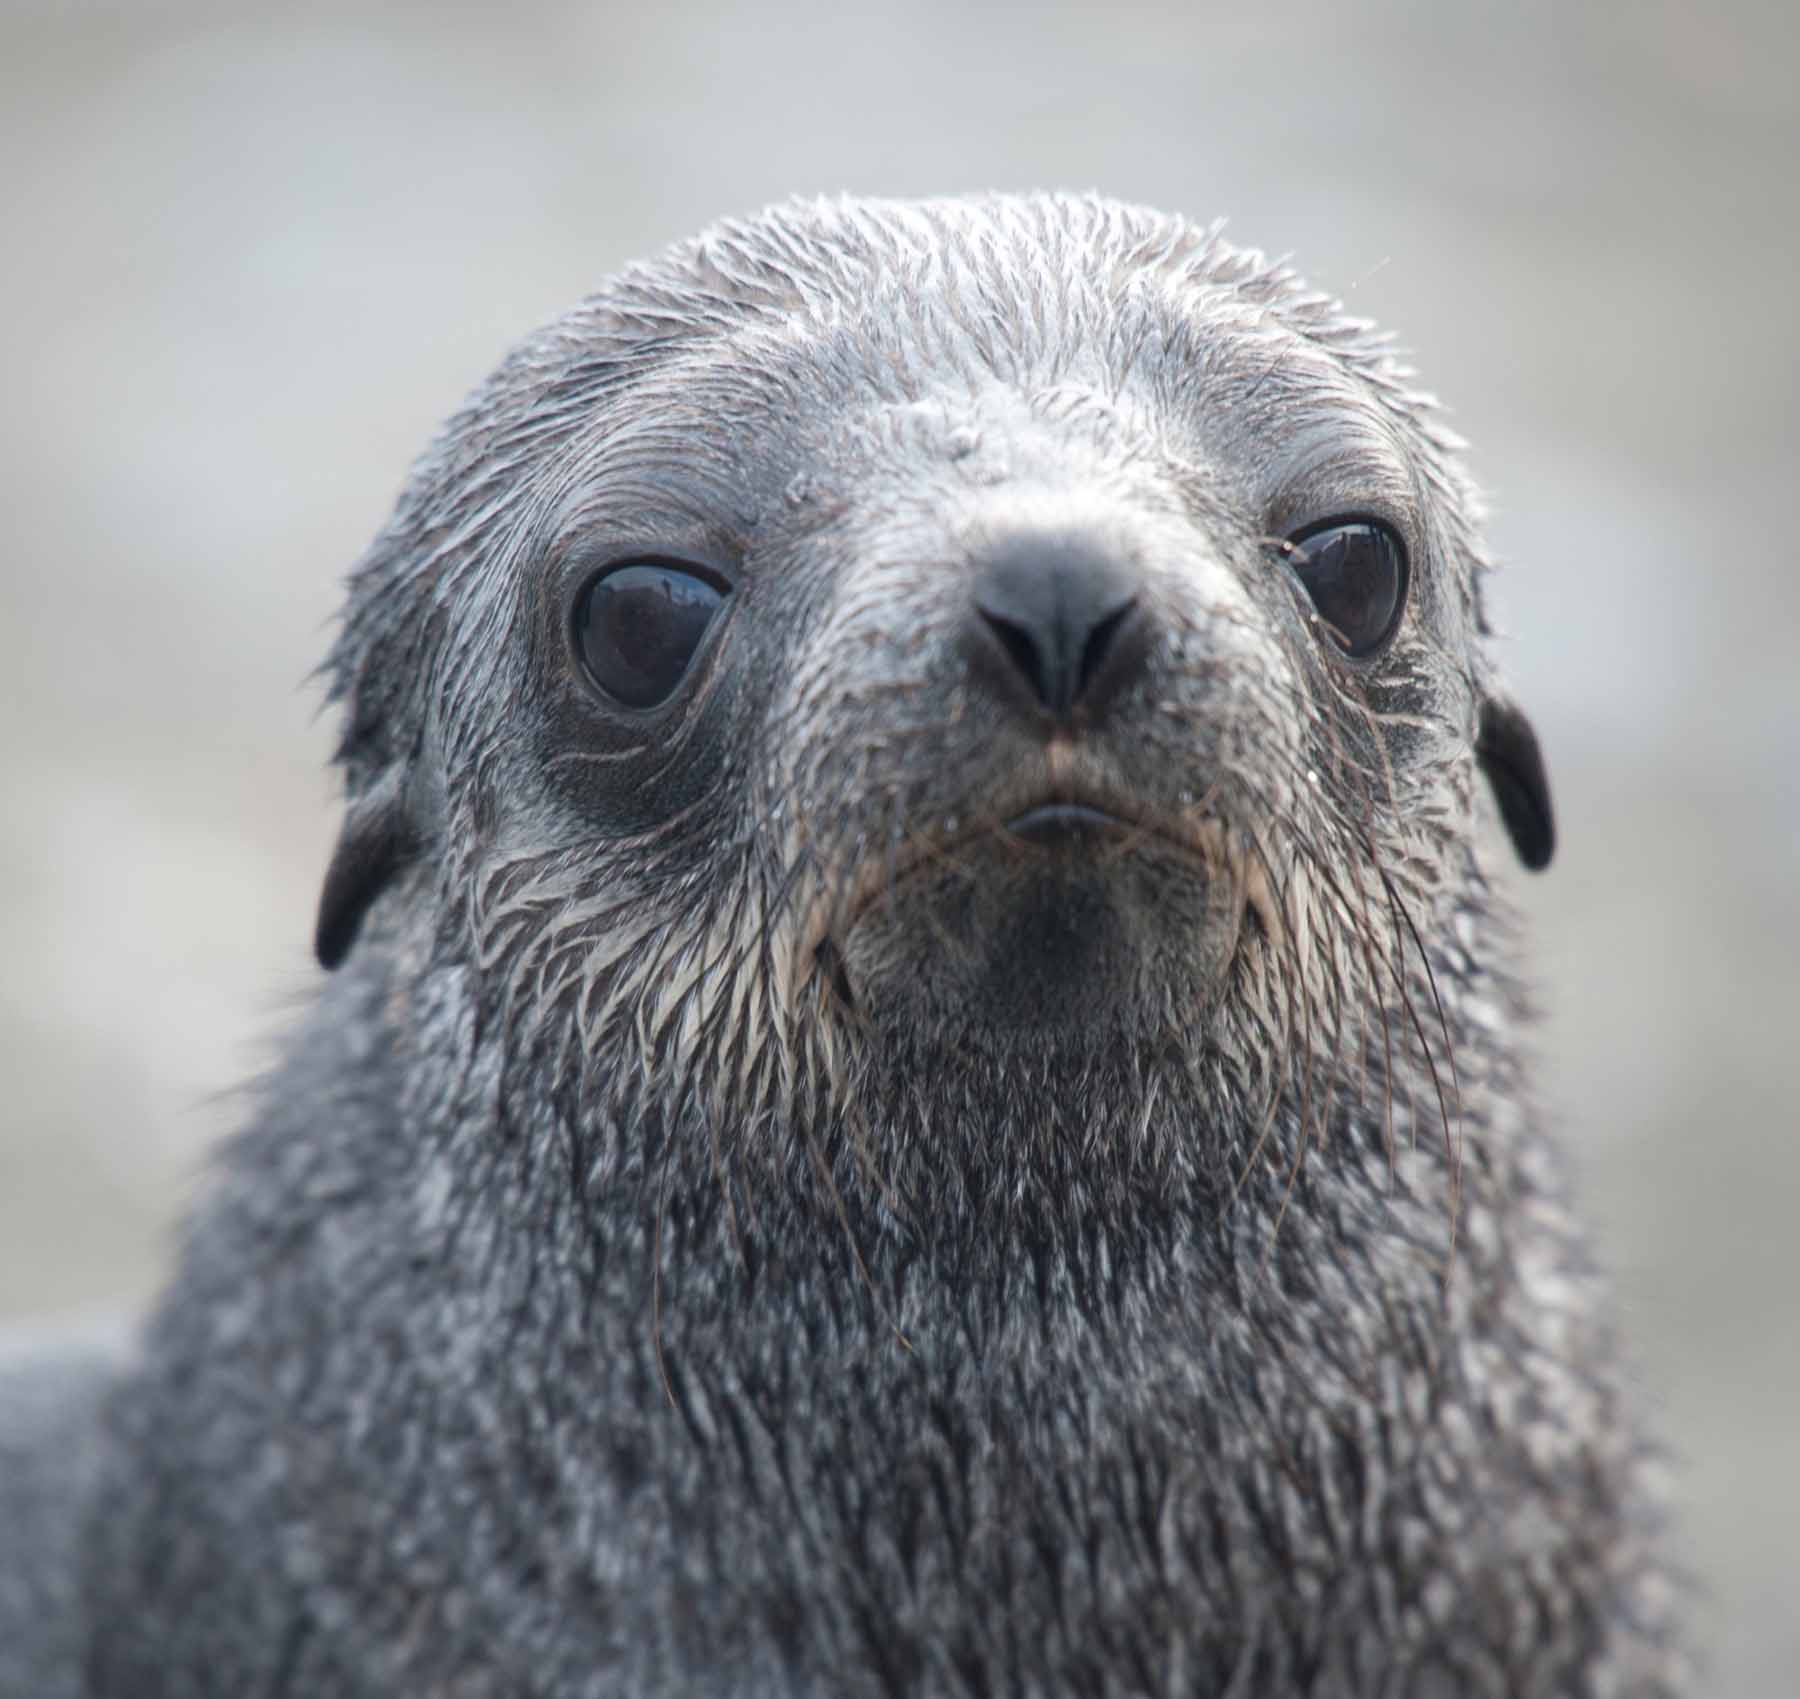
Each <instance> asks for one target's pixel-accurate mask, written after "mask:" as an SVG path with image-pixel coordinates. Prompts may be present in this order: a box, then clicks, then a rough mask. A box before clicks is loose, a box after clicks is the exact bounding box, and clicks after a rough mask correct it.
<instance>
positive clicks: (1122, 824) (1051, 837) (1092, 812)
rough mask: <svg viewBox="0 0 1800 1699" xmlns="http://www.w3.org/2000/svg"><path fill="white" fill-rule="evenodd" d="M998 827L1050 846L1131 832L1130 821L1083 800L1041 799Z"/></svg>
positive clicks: (1113, 839) (1076, 844) (1076, 845)
mask: <svg viewBox="0 0 1800 1699" xmlns="http://www.w3.org/2000/svg"><path fill="white" fill-rule="evenodd" d="M1000 829H1001V830H1002V831H1003V832H1005V833H1006V834H1007V835H1008V836H1009V837H1014V838H1020V839H1023V840H1024V841H1025V842H1027V843H1033V844H1042V845H1044V846H1045V847H1047V848H1053V849H1062V848H1071V849H1073V848H1079V847H1081V846H1083V845H1086V844H1088V843H1091V842H1096V841H1097V842H1102V843H1105V842H1116V841H1118V840H1119V839H1120V838H1123V837H1128V836H1130V835H1131V834H1132V832H1133V827H1132V824H1131V822H1130V821H1129V820H1125V819H1123V818H1121V817H1120V816H1119V815H1117V814H1113V813H1111V812H1109V811H1108V810H1107V809H1104V808H1095V807H1093V806H1091V805H1090V804H1088V803H1085V802H1040V803H1038V804H1037V805H1036V806H1035V807H1033V808H1028V809H1026V810H1025V811H1024V813H1022V814H1015V815H1014V816H1013V817H1012V818H1011V819H1010V820H1008V821H1006V822H1005V824H1004V825H1002V827H1001V828H1000Z"/></svg>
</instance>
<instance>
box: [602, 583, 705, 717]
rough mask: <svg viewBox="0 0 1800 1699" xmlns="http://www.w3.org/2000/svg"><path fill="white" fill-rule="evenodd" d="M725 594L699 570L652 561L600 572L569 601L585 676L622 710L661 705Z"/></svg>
mask: <svg viewBox="0 0 1800 1699" xmlns="http://www.w3.org/2000/svg"><path fill="white" fill-rule="evenodd" d="M725 594H726V593H725V590H724V588H722V587H721V586H720V585H719V584H718V583H716V582H715V581H714V580H713V579H712V578H711V577H710V575H708V576H702V575H701V570H700V569H699V568H694V567H689V566H675V565H670V564H667V563H665V562H662V561H652V560H634V561H628V562H626V563H625V564H624V565H622V566H610V567H607V568H606V569H605V570H604V571H603V572H600V573H598V574H596V575H595V576H594V577H593V578H591V579H589V580H588V583H587V587H586V588H585V589H584V590H583V591H582V592H581V595H580V597H579V598H578V599H577V601H576V603H575V647H576V649H577V651H578V652H579V653H580V655H581V659H582V662H583V664H584V665H585V666H586V668H587V671H588V676H589V677H590V678H591V679H592V680H593V681H594V683H595V684H597V685H598V686H599V687H600V689H601V690H602V691H604V692H605V693H606V694H607V695H608V696H610V697H612V698H613V699H614V700H615V701H617V702H622V703H624V704H625V706H626V707H627V708H654V707H655V706H656V705H657V704H658V703H659V702H666V701H667V700H668V699H669V697H670V696H672V695H673V694H674V692H675V687H676V686H677V685H678V684H680V683H681V681H682V679H683V678H685V677H686V676H687V670H688V665H689V663H690V662H691V661H692V660H693V658H694V651H695V650H697V649H698V648H699V647H700V639H701V638H702V637H704V636H705V635H706V628H707V626H709V625H710V624H711V623H712V618H713V615H714V614H716V613H717V612H718V611H719V608H720V606H721V605H722V604H723V603H724V600H725Z"/></svg>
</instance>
